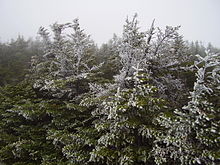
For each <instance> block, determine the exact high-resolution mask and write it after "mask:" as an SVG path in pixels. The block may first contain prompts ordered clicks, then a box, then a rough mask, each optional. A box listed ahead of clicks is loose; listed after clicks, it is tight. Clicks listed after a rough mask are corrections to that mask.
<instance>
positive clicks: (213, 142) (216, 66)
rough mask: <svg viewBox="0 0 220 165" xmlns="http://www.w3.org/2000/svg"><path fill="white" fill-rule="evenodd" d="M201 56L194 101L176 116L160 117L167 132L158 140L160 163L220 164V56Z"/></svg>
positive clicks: (156, 142) (160, 121) (177, 112)
mask: <svg viewBox="0 0 220 165" xmlns="http://www.w3.org/2000/svg"><path fill="white" fill-rule="evenodd" d="M197 57H198V61H196V62H195V66H196V68H197V70H198V71H197V74H196V76H197V79H196V82H195V84H194V89H193V91H192V92H191V93H190V98H191V100H190V101H189V102H188V104H187V105H186V106H183V108H182V109H176V110H175V111H174V114H173V115H171V114H164V115H162V116H161V118H158V121H159V123H160V124H161V125H162V126H163V127H164V128H166V131H165V132H164V134H161V135H160V136H158V139H157V140H156V141H155V144H156V147H155V149H154V153H155V159H156V163H157V164H162V162H169V161H175V162H177V163H179V164H182V165H185V164H213V165H215V164H218V163H219V160H220V156H219V153H220V150H219V148H220V146H219V144H220V143H219V142H220V141H219V137H220V134H219V133H220V127H219V122H220V119H219V113H220V111H219V110H220V109H219V108H220V107H219V103H218V101H217V100H218V99H219V97H220V95H219V94H220V93H219V92H220V91H219V89H220V88H219V85H220V76H219V71H220V61H219V55H218V54H212V53H209V52H208V54H207V55H206V56H205V57H202V56H200V55H198V56H197Z"/></svg>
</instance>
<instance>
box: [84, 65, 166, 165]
mask: <svg viewBox="0 0 220 165" xmlns="http://www.w3.org/2000/svg"><path fill="white" fill-rule="evenodd" d="M133 69H134V73H133V75H132V76H130V77H127V79H129V80H130V81H132V82H133V86H132V87H130V88H120V87H118V89H117V90H116V91H115V93H114V94H112V95H110V96H107V97H104V98H102V99H101V100H100V101H99V104H98V105H96V108H95V109H94V110H93V112H92V115H93V116H94V119H95V120H94V121H93V124H94V129H95V130H96V132H97V136H96V140H95V139H94V140H95V144H96V145H95V146H94V149H93V150H92V152H90V159H89V162H94V163H103V164H108V165H110V164H128V165H132V164H136V163H144V164H147V163H153V162H152V159H151V157H150V150H151V149H152V144H153V135H154V134H155V132H157V129H158V127H157V126H156V125H155V124H154V119H155V118H156V116H157V115H158V114H159V113H160V112H161V111H162V110H163V109H164V108H165V107H164V106H163V104H164V103H163V100H162V99H159V98H156V97H155V92H156V88H155V87H154V86H152V85H150V84H149V79H148V78H149V77H148V75H147V74H146V73H144V72H143V71H142V70H141V69H138V68H133ZM92 100H94V98H92ZM82 104H83V105H86V106H88V105H90V104H94V101H92V102H90V100H89V99H87V100H85V101H84V102H82Z"/></svg>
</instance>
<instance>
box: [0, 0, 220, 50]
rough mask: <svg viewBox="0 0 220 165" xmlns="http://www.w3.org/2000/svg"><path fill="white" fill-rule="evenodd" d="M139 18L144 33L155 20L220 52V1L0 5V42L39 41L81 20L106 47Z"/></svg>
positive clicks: (49, 0)
mask: <svg viewBox="0 0 220 165" xmlns="http://www.w3.org/2000/svg"><path fill="white" fill-rule="evenodd" d="M135 13H138V19H139V22H140V26H141V28H142V29H143V30H146V29H147V28H148V27H149V26H150V24H151V22H152V20H153V19H155V20H156V26H159V27H161V28H164V27H165V26H166V25H171V26H178V25H181V29H180V34H182V35H183V36H184V39H186V40H190V41H195V40H199V41H202V42H203V43H204V44H207V43H208V42H211V43H212V44H213V45H215V46H217V47H220V30H219V29H220V21H219V16H220V1H219V0H184V1H180V0H0V22H1V26H0V41H1V42H7V41H10V39H11V38H16V37H17V36H18V35H19V34H20V35H23V36H24V37H25V38H28V37H36V36H37V31H38V28H39V27H40V26H44V27H46V28H48V27H49V25H51V24H52V23H54V22H56V21H57V22H59V23H66V22H70V21H72V20H73V19H74V18H79V20H80V24H81V27H82V28H83V29H85V31H86V32H87V33H88V34H90V35H91V37H92V39H94V40H95V42H96V43H98V44H99V45H100V44H102V43H104V42H107V41H108V40H109V39H111V38H112V36H113V33H115V34H117V35H120V34H121V32H122V28H123V24H124V22H125V19H126V17H127V16H128V17H132V16H133V15H134V14H135Z"/></svg>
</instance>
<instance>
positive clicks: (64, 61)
mask: <svg viewBox="0 0 220 165" xmlns="http://www.w3.org/2000/svg"><path fill="white" fill-rule="evenodd" d="M51 29H52V31H53V39H51V38H50V34H49V32H48V31H47V30H46V29H44V28H40V30H39V34H40V35H41V36H42V38H43V42H44V43H45V55H44V56H43V59H40V58H33V61H32V72H33V75H34V79H35V81H36V83H35V84H34V88H36V89H38V90H40V91H42V92H43V91H48V93H49V94H51V95H53V96H55V97H59V98H61V97H64V96H65V97H66V95H69V96H70V95H77V93H82V91H80V89H79V88H80V87H79V83H78V81H79V79H83V78H85V77H86V76H87V75H88V74H89V73H91V72H92V71H94V70H95V69H97V67H95V66H94V67H92V66H91V65H92V57H91V56H92V55H91V53H90V50H91V49H92V47H94V44H93V42H92V41H91V40H90V38H89V36H88V35H86V34H85V33H84V31H83V30H82V29H81V28H80V26H79V21H78V19H75V20H74V21H73V23H67V24H58V23H55V24H53V25H52V26H51ZM65 30H66V31H67V30H71V31H72V32H71V33H70V34H66V33H65V32H66V31H65ZM81 84H83V83H81ZM84 88H85V87H84ZM81 89H82V88H81Z"/></svg>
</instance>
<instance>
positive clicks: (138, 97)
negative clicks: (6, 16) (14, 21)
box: [0, 15, 220, 165]
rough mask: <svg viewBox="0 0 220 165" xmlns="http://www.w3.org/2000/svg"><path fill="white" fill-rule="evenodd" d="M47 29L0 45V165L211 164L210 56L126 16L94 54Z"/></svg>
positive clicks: (217, 79)
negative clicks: (119, 28) (35, 36)
mask: <svg viewBox="0 0 220 165" xmlns="http://www.w3.org/2000/svg"><path fill="white" fill-rule="evenodd" d="M50 27H51V28H50V29H46V28H43V27H40V28H39V38H38V39H28V40H25V39H24V38H23V37H22V36H19V37H18V38H17V39H15V40H11V41H10V42H8V43H0V86H1V87H0V162H2V163H4V164H7V165H82V164H88V165H191V164H194V165H199V164H202V165H218V164H220V102H219V100H220V49H218V48H216V47H214V46H212V45H211V44H208V46H204V45H203V44H202V43H200V42H189V41H185V40H184V38H183V36H182V35H180V34H179V33H178V30H179V28H180V27H171V26H167V27H165V28H164V29H161V28H158V27H155V25H154V21H153V22H152V24H151V25H150V26H149V28H148V30H147V31H141V30H140V28H139V24H138V21H137V16H136V15H135V16H134V17H133V18H131V19H129V18H127V20H126V22H125V24H124V27H123V33H122V35H121V36H116V35H114V36H113V38H112V39H110V40H109V42H108V43H105V44H103V45H101V46H100V47H98V46H97V44H96V43H95V41H93V40H92V39H91V38H90V36H89V35H87V34H85V32H84V30H83V29H82V28H81V27H80V25H79V20H78V19H75V20H74V21H73V22H72V23H66V24H58V23H54V24H52V25H51V26H50Z"/></svg>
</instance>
